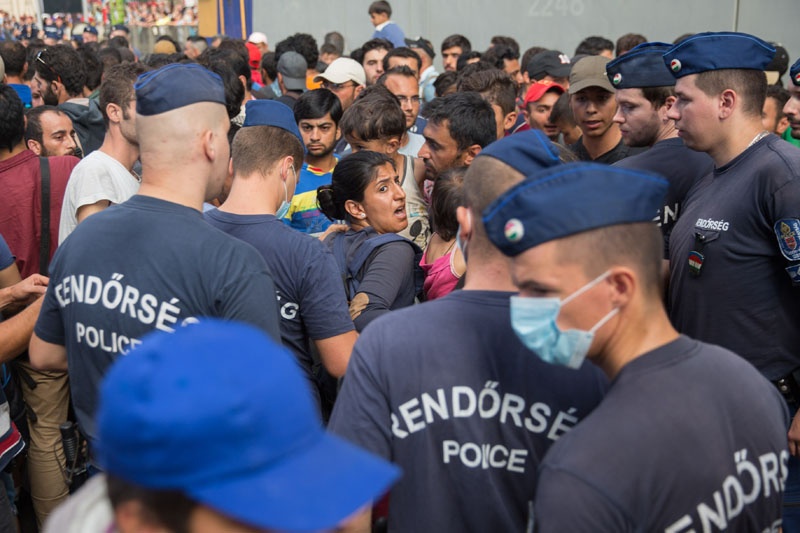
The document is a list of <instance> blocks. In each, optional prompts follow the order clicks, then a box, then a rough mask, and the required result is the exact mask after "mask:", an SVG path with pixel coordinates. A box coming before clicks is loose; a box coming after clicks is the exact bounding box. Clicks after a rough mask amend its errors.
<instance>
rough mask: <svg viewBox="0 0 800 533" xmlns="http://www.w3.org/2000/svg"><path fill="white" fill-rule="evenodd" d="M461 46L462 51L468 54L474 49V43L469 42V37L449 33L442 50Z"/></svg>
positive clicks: (443, 42)
mask: <svg viewBox="0 0 800 533" xmlns="http://www.w3.org/2000/svg"><path fill="white" fill-rule="evenodd" d="M456 47H458V48H461V53H462V54H466V53H467V52H471V51H472V43H470V42H469V39H467V38H466V37H464V36H463V35H461V34H458V33H454V34H453V35H449V36H447V37H445V38H444V41H442V48H441V50H442V52H444V51H445V50H447V49H449V48H456Z"/></svg>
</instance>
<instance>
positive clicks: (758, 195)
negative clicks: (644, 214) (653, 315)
mask: <svg viewBox="0 0 800 533" xmlns="http://www.w3.org/2000/svg"><path fill="white" fill-rule="evenodd" d="M799 283H800V150H798V149H797V148H796V147H794V146H792V145H790V144H788V143H786V142H784V141H783V140H782V139H780V138H778V137H776V136H775V135H770V136H768V137H766V138H765V139H763V140H761V141H759V142H757V143H756V144H755V145H753V146H751V147H750V148H748V149H747V150H745V151H744V152H743V153H742V154H740V155H739V156H738V157H736V158H734V159H733V160H732V161H731V162H729V163H728V164H726V165H724V166H722V167H720V168H717V169H715V170H714V172H713V173H712V174H709V175H708V176H706V177H705V178H703V179H701V180H700V181H699V182H698V183H697V184H696V185H695V187H694V188H693V189H692V190H691V191H689V195H688V197H687V199H686V202H685V204H684V207H683V214H682V215H681V217H680V218H679V219H678V221H677V223H676V224H675V227H674V228H673V230H672V235H671V236H670V282H669V304H670V319H671V320H672V322H673V324H674V325H675V328H676V329H677V330H678V331H680V332H681V333H683V334H685V335H688V336H690V337H692V338H695V339H697V340H700V341H703V342H708V343H711V344H717V345H719V346H723V347H725V348H728V349H729V350H733V351H734V352H736V353H737V354H739V355H741V356H742V357H744V358H745V359H747V360H748V361H750V362H751V363H752V364H753V365H755V367H756V368H758V369H759V370H760V371H761V373H762V374H764V375H765V376H767V378H769V379H771V380H777V379H779V378H781V377H783V376H785V375H786V374H788V373H789V372H791V371H793V370H795V369H796V368H798V367H800V351H798V347H800V327H798V324H800V294H799V293H798V292H797V291H798V288H797V287H793V284H795V285H796V284H799Z"/></svg>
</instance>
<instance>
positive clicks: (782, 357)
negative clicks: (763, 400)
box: [664, 33, 800, 531]
mask: <svg viewBox="0 0 800 533" xmlns="http://www.w3.org/2000/svg"><path fill="white" fill-rule="evenodd" d="M774 53H775V49H774V48H773V47H772V46H771V45H769V44H768V43H766V42H764V41H762V40H761V39H758V38H757V37H754V36H752V35H747V34H742V33H704V34H698V35H695V36H694V37H691V38H689V39H687V40H686V41H683V42H682V43H680V44H679V45H676V46H675V47H673V48H672V49H671V50H669V51H668V52H667V53H666V54H665V55H664V61H665V63H666V64H667V66H669V67H670V69H671V71H672V72H673V74H674V75H675V76H676V78H677V82H676V84H675V92H676V94H677V96H678V99H677V101H676V102H675V105H674V106H672V108H670V111H669V113H668V116H669V117H671V118H673V119H675V124H676V127H677V128H678V131H679V135H680V136H681V138H683V140H684V141H685V142H686V145H687V146H688V147H689V148H692V149H694V150H698V151H702V152H706V153H708V155H709V156H711V158H712V159H713V160H714V166H715V168H714V171H713V173H711V174H709V175H708V176H706V177H705V178H703V179H702V180H700V181H699V182H698V183H697V185H696V186H695V187H694V188H693V189H692V190H691V191H690V193H689V195H688V196H687V198H686V202H685V205H684V212H683V215H682V216H681V218H680V219H678V222H677V223H676V224H675V227H674V229H673V231H672V236H671V238H670V286H669V303H670V318H671V319H672V322H673V324H674V325H675V327H676V328H677V329H678V331H680V332H681V333H684V334H686V335H689V336H692V337H695V338H697V339H699V340H702V341H704V342H709V343H713V344H718V345H720V346H723V347H726V348H729V349H731V350H734V351H735V352H736V353H738V354H739V355H741V356H742V357H744V358H745V359H747V360H748V361H749V362H750V363H752V364H753V365H755V367H756V368H757V369H758V370H759V371H761V373H762V374H763V375H764V376H766V378H767V379H769V380H770V381H773V382H774V383H775V385H776V386H777V387H778V389H779V390H780V391H781V393H782V394H783V395H784V397H785V398H786V400H787V402H788V403H789V406H790V411H792V414H794V411H796V409H797V403H798V400H800V389H799V388H798V386H797V381H798V380H797V378H796V377H795V374H797V373H798V371H800V352H798V346H800V328H798V324H800V294H798V292H797V287H798V286H799V285H800V151H798V150H797V149H796V148H795V147H793V146H791V145H790V144H788V143H786V142H782V139H780V138H779V137H777V136H775V135H773V134H770V133H768V132H767V131H765V130H764V129H763V126H762V123H761V110H762V109H763V105H764V98H765V94H766V83H767V82H766V78H765V75H764V73H763V70H764V68H765V66H766V65H767V64H768V63H769V62H770V60H771V59H772V57H773V55H774ZM797 377H800V374H798V376H797ZM798 446H800V419H798V418H797V417H794V421H793V423H792V426H791V430H790V431H789V449H790V451H791V452H792V454H793V455H795V456H797V455H798V454H800V449H798ZM785 500H786V504H787V506H786V510H787V513H786V514H785V515H784V524H785V528H786V529H787V530H789V531H792V530H800V505H798V504H800V461H799V460H798V459H797V458H796V457H793V458H792V459H791V460H790V462H789V478H788V480H787V487H786V497H785ZM792 515H797V516H792Z"/></svg>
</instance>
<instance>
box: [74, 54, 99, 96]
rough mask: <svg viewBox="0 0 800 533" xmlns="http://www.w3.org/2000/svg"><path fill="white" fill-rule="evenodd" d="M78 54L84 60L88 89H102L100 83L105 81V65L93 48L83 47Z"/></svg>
mask: <svg viewBox="0 0 800 533" xmlns="http://www.w3.org/2000/svg"><path fill="white" fill-rule="evenodd" d="M89 44H95V43H89ZM78 54H80V56H81V59H82V60H83V66H84V67H86V88H87V89H89V90H90V91H94V90H95V89H97V88H98V87H100V82H101V81H103V67H104V64H103V62H102V61H101V59H100V56H99V55H97V53H96V52H94V51H93V50H92V47H91V46H81V47H80V48H78Z"/></svg>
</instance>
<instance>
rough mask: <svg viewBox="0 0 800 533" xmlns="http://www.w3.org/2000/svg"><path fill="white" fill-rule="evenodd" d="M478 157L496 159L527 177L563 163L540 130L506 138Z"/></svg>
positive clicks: (487, 147)
mask: <svg viewBox="0 0 800 533" xmlns="http://www.w3.org/2000/svg"><path fill="white" fill-rule="evenodd" d="M478 157H494V158H495V159H497V160H499V161H502V162H503V163H505V164H507V165H508V166H510V167H512V168H514V169H515V170H517V171H518V172H520V173H522V174H523V175H525V176H528V175H530V174H532V173H534V172H537V171H539V170H541V169H543V168H549V167H552V166H555V165H558V164H560V162H561V161H560V160H559V158H558V149H557V148H556V146H555V145H554V144H553V143H552V142H550V139H548V138H547V136H546V135H545V134H544V133H542V132H541V131H539V130H528V131H521V132H519V133H515V134H514V135H509V136H508V137H504V138H502V139H500V140H499V141H495V142H493V143H491V144H489V145H488V146H486V148H484V149H483V150H481V151H480V153H479V154H478Z"/></svg>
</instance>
